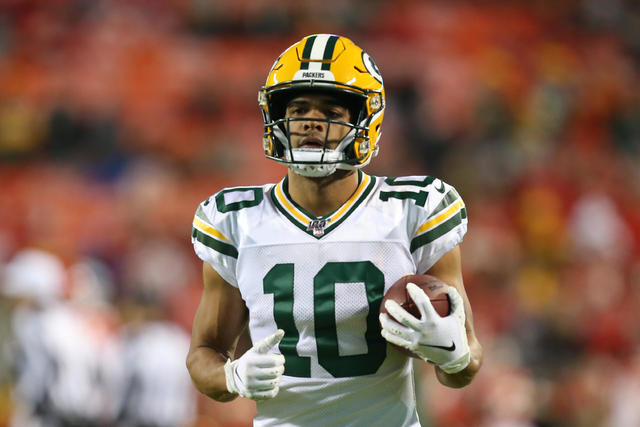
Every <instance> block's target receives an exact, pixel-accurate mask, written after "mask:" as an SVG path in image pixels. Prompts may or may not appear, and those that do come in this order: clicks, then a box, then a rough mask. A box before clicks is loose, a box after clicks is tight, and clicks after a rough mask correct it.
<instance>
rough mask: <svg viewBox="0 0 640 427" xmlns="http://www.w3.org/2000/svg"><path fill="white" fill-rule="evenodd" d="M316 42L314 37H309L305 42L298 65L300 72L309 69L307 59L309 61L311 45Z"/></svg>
mask: <svg viewBox="0 0 640 427" xmlns="http://www.w3.org/2000/svg"><path fill="white" fill-rule="evenodd" d="M315 41H316V36H309V37H308V38H307V42H306V43H305V45H304V49H303V50H302V58H300V59H302V64H300V69H301V70H308V69H309V59H311V49H313V43H314V42H315Z"/></svg>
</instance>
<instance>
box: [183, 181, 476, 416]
mask: <svg viewBox="0 0 640 427" xmlns="http://www.w3.org/2000/svg"><path fill="white" fill-rule="evenodd" d="M358 174H359V185H358V188H357V190H356V192H355V193H354V194H353V196H352V197H351V198H350V199H349V200H347V201H346V202H345V204H344V205H343V206H341V207H340V208H339V209H337V210H336V211H335V212H333V213H331V214H328V215H325V216H323V217H315V216H314V215H312V214H311V213H309V212H307V211H306V210H305V209H303V208H302V207H300V206H299V205H297V204H296V203H295V202H294V201H293V200H292V199H291V198H290V197H289V195H288V191H287V186H288V180H287V178H286V177H285V178H284V179H283V180H282V181H280V182H279V183H278V184H267V185H263V186H258V187H234V188H227V189H224V190H222V191H220V192H218V193H217V194H215V195H213V196H212V197H210V198H209V199H208V200H206V201H204V202H203V203H202V204H200V206H199V207H198V209H197V211H196V214H195V217H194V220H193V229H192V242H193V245H194V248H195V251H196V253H197V254H198V256H199V257H200V258H201V259H202V260H203V261H205V262H207V263H209V264H211V266H212V267H213V268H214V269H215V270H216V271H217V272H218V273H219V274H220V275H221V276H222V277H223V278H224V279H225V280H226V281H227V282H228V283H229V284H230V285H231V286H235V287H237V288H238V289H239V290H240V292H241V294H242V298H243V299H244V301H245V304H246V306H247V308H248V310H249V329H250V333H251V338H252V341H253V342H254V343H255V342H257V341H260V340H261V339H263V338H265V337H266V336H268V335H271V334H272V333H274V332H275V331H276V330H277V329H283V330H284V332H285V335H284V338H283V339H282V341H281V342H280V344H279V346H278V347H277V348H276V349H274V350H273V351H276V352H280V353H282V354H283V355H284V356H285V372H284V376H283V378H282V382H281V385H280V392H279V393H278V395H277V396H276V397H275V398H274V399H271V400H266V401H260V402H258V415H257V416H256V418H255V420H254V423H255V425H257V426H263V425H279V426H284V425H286V426H294V425H296V426H316V425H341V426H346V425H359V426H360V425H369V426H377V425H380V426H390V425H393V426H413V425H419V422H418V417H417V413H416V406H415V395H414V387H413V382H412V376H413V372H412V364H411V361H410V359H409V358H408V357H407V356H405V355H403V354H402V353H400V352H398V351H396V350H395V349H394V348H393V347H391V346H390V345H387V342H386V341H385V339H384V338H382V336H381V335H380V326H379V323H378V313H379V309H380V303H381V301H382V297H383V295H384V294H385V292H386V291H387V290H388V288H389V287H390V286H391V285H392V284H393V283H394V282H396V281H397V280H398V279H400V278H401V277H402V276H404V275H407V274H415V273H424V272H426V271H427V270H428V269H429V268H430V267H431V266H432V265H433V264H434V263H435V262H436V261H437V260H438V259H439V258H440V257H441V256H442V255H444V254H445V253H446V252H448V251H450V250H451V249H453V248H454V247H455V246H456V245H457V244H458V243H460V242H461V240H462V237H463V235H464V234H465V232H466V228H467V215H466V210H465V207H464V203H463V201H462V199H461V198H460V196H459V195H458V193H457V192H456V190H455V189H454V188H453V187H452V186H450V185H448V184H446V183H444V182H442V181H441V180H439V179H437V178H432V177H428V176H406V177H398V178H385V177H375V176H370V175H367V174H365V173H363V172H362V171H358Z"/></svg>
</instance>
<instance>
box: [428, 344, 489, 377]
mask: <svg viewBox="0 0 640 427" xmlns="http://www.w3.org/2000/svg"><path fill="white" fill-rule="evenodd" d="M469 350H470V353H471V358H470V361H469V364H468V365H467V367H466V368H464V369H463V370H462V371H460V372H456V373H455V374H447V373H446V372H444V371H443V370H442V369H440V368H438V367H436V376H437V377H438V381H440V383H441V384H442V385H445V386H447V387H452V388H461V387H464V386H466V385H469V384H470V383H471V381H473V378H474V377H475V376H476V374H477V373H478V371H479V370H480V366H482V346H481V345H480V343H479V342H478V340H476V339H470V340H469Z"/></svg>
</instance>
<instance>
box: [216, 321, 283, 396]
mask: <svg viewBox="0 0 640 427" xmlns="http://www.w3.org/2000/svg"><path fill="white" fill-rule="evenodd" d="M283 336H284V331H283V330H282V329H278V330H277V331H276V332H275V333H274V334H272V335H269V336H268V337H266V338H265V339H263V340H262V341H260V342H259V343H257V344H256V345H254V346H253V347H251V349H250V350H249V351H247V352H246V353H245V354H243V355H242V356H241V357H240V358H239V359H238V360H234V361H233V362H232V361H231V359H228V360H227V363H225V365H224V373H225V377H226V380H227V390H229V392H230V393H236V394H238V395H240V396H243V397H248V398H249V399H253V400H264V399H272V398H274V397H276V395H277V394H278V391H280V379H281V378H282V373H283V372H284V356H283V355H281V354H273V353H269V351H270V350H271V349H272V348H273V347H275V346H276V345H278V343H279V342H280V340H281V339H282V337H283Z"/></svg>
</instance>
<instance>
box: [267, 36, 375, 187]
mask: <svg viewBox="0 0 640 427" xmlns="http://www.w3.org/2000/svg"><path fill="white" fill-rule="evenodd" d="M310 91H314V92H316V91H318V92H330V93H331V94H332V95H334V96H336V98H337V99H339V100H340V103H343V102H344V106H345V107H346V108H348V109H349V111H350V113H351V123H343V122H337V121H334V120H329V119H327V120H324V121H326V122H327V123H328V124H327V126H331V123H336V124H341V125H347V126H349V127H350V131H349V133H348V134H347V135H346V136H345V137H344V138H343V139H342V140H341V141H340V142H339V143H338V146H337V147H336V148H335V149H329V148H328V146H327V138H326V137H325V141H324V144H323V148H321V149H302V148H300V149H295V148H292V146H291V142H290V136H289V135H288V132H287V129H289V121H292V120H303V119H293V118H285V111H286V107H287V103H288V102H289V101H290V100H291V99H293V97H294V96H296V95H299V94H300V93H308V92H310ZM258 103H259V105H260V109H261V111H262V115H263V119H264V129H265V133H264V138H263V145H264V152H265V155H266V156H267V157H268V158H270V159H272V160H275V161H276V162H279V163H283V164H286V165H287V166H289V167H290V168H291V169H293V170H294V171H295V172H297V173H299V174H301V175H305V176H327V175H330V174H332V173H333V172H334V171H335V170H336V169H357V168H361V167H363V166H365V165H367V164H368V163H369V162H370V161H371V159H372V158H373V157H374V156H376V155H377V154H378V141H379V139H380V126H381V125H382V118H383V116H384V109H385V104H386V99H385V93H384V85H383V83H382V76H381V75H380V70H379V69H378V67H377V66H376V64H375V62H374V61H373V59H372V58H371V57H370V56H369V55H368V54H367V53H366V52H365V51H363V50H362V49H361V48H359V47H358V46H357V45H355V44H354V43H353V42H352V41H351V40H349V39H348V38H346V37H342V36H338V35H333V34H313V35H310V36H307V37H305V38H303V39H302V40H300V41H299V42H297V43H295V44H294V45H292V46H291V47H289V48H288V49H287V50H285V51H284V52H283V53H282V54H280V56H279V57H278V59H277V60H276V61H275V63H274V64H273V66H272V67H271V71H269V75H268V77H267V81H266V83H265V85H264V86H263V87H262V88H261V89H260V91H259V93H258ZM327 135H328V131H327Z"/></svg>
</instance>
